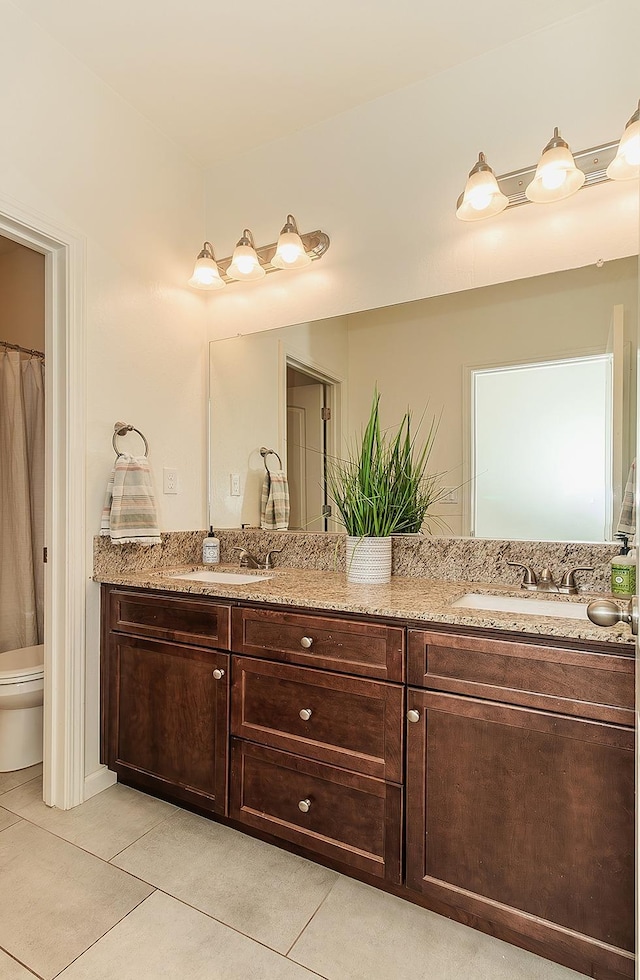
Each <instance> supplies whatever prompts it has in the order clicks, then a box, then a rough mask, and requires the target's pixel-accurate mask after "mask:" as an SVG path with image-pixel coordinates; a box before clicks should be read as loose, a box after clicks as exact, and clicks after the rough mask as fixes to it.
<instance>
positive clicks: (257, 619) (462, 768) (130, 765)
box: [102, 586, 635, 980]
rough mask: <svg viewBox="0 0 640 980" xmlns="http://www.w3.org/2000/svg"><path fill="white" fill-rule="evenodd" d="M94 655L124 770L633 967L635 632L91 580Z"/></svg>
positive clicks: (538, 939)
mask: <svg viewBox="0 0 640 980" xmlns="http://www.w3.org/2000/svg"><path fill="white" fill-rule="evenodd" d="M405 644H406V663H405ZM102 670H103V687H102V707H103V754H104V761H106V762H107V763H108V765H109V766H110V768H112V769H114V770H115V771H116V772H117V773H118V774H119V776H121V778H123V779H124V780H126V781H127V782H131V783H132V784H134V785H139V786H140V787H141V788H143V789H144V788H146V789H150V790H152V791H157V792H159V793H161V794H162V795H166V796H168V797H170V798H174V799H177V800H182V801H184V802H187V803H191V804H195V805H197V806H198V807H199V808H200V809H204V810H208V811H209V812H211V813H212V814H217V815H221V816H223V817H224V816H228V818H229V819H230V820H232V821H233V822H234V825H235V826H237V827H245V828H246V829H247V830H248V831H249V832H254V833H258V834H262V835H267V836H268V839H272V840H273V839H276V840H278V839H279V840H281V841H282V842H286V844H287V845H289V846H292V847H295V848H296V849H297V850H299V851H301V852H302V853H305V854H307V855H308V856H309V857H313V856H316V857H317V858H318V859H320V860H324V861H326V862H328V863H330V864H331V865H332V866H334V867H337V868H338V869H339V870H343V871H345V872H347V873H349V872H351V873H352V874H354V875H356V876H360V877H363V878H364V880H366V881H369V882H372V883H375V882H377V883H378V884H379V885H380V886H382V887H386V888H388V889H391V890H393V891H394V892H395V894H398V895H402V896H403V897H405V898H409V899H411V900H412V901H414V902H417V903H419V904H422V905H425V906H426V907H427V908H431V909H433V910H434V911H436V912H439V913H442V914H445V915H448V916H450V917H452V918H455V919H458V920H459V921H462V922H465V923H467V924H469V925H473V926H475V927H476V928H479V929H482V930H483V931H485V932H489V933H491V934H493V935H496V936H498V937H500V938H501V939H504V940H506V941H508V942H512V943H515V944H517V945H520V946H523V947H525V948H526V949H529V950H532V951H533V952H536V953H539V954H540V955H542V956H546V957H548V958H550V959H554V960H556V961H558V962H560V963H563V964H564V965H566V966H569V967H571V968H573V969H575V970H577V971H579V972H582V973H586V974H587V975H588V976H591V977H594V978H597V980H621V978H631V977H633V968H634V957H633V952H632V950H633V940H634V894H633V890H634V802H635V801H634V771H635V770H634V728H633V725H634V657H633V648H626V649H625V647H624V646H623V647H615V646H614V645H605V644H595V645H594V646H592V647H588V646H587V645H578V644H573V645H568V646H566V647H565V646H562V644H561V641H551V640H550V641H544V640H540V641H535V640H534V639H533V638H532V637H522V638H520V637H517V638H516V637H513V638H511V637H509V636H507V635H506V634H504V633H503V634H496V632H491V633H490V632H489V631H481V630H477V631H473V632H471V631H467V632H466V633H465V632H461V631H458V632H455V631H454V632H450V631H449V630H444V629H442V628H435V627H434V628H433V629H419V628H411V624H408V625H402V624H401V625H398V624H397V623H396V624H393V625H392V624H387V623H385V622H384V621H380V620H375V619H365V618H358V617H356V616H349V615H348V614H346V615H344V616H342V617H340V616H335V615H332V616H324V615H322V614H320V613H313V612H310V613H306V612H304V611H295V612H292V611H290V610H286V609H279V608H273V607H271V608H262V607H261V606H257V605H256V604H253V605H251V604H244V603H242V602H240V601H236V600H233V601H230V602H229V603H224V602H221V601H219V600H215V599H208V598H205V597H189V598H184V599H183V598H182V597H178V596H175V595H171V596H167V595H166V594H162V593H156V594H153V593H150V592H145V591H143V590H137V591H136V590H133V589H129V590H127V589H119V588H117V587H108V586H105V587H104V588H103V660H102ZM227 787H228V789H227Z"/></svg>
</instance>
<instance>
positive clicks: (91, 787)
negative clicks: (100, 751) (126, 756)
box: [84, 766, 118, 800]
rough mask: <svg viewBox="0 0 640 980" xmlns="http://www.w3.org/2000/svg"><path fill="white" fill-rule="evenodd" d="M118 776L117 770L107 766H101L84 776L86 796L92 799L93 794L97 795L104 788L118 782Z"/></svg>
mask: <svg viewBox="0 0 640 980" xmlns="http://www.w3.org/2000/svg"><path fill="white" fill-rule="evenodd" d="M117 780H118V777H117V776H116V774H115V772H111V770H110V769H107V767H106V766H100V768H99V769H96V771H95V772H92V773H91V774H90V775H89V776H85V777H84V798H85V800H90V799H91V797H92V796H97V795H98V793H102V791H103V790H105V789H109V787H110V786H113V784H114V783H115V782H117Z"/></svg>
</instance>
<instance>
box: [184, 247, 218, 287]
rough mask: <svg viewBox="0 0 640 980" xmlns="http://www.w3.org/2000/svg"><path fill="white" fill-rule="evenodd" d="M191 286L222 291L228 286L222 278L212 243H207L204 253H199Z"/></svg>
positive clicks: (203, 248)
mask: <svg viewBox="0 0 640 980" xmlns="http://www.w3.org/2000/svg"><path fill="white" fill-rule="evenodd" d="M189 285H190V286H195V288H196V289H222V288H223V287H224V286H226V285H227V284H226V282H225V281H224V279H222V278H221V276H220V270H219V269H218V263H217V262H216V257H215V255H214V254H213V245H212V244H211V242H205V243H204V245H203V246H202V251H201V252H198V257H197V259H196V264H195V265H194V267H193V275H192V276H191V279H190V280H189Z"/></svg>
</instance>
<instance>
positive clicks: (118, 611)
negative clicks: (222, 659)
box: [109, 590, 231, 650]
mask: <svg viewBox="0 0 640 980" xmlns="http://www.w3.org/2000/svg"><path fill="white" fill-rule="evenodd" d="M109 629H110V630H116V631H118V632H122V633H135V634H137V635H138V636H151V637H154V638H155V639H158V640H171V641H173V642H174V643H190V644H191V645H195V646H201V647H215V648H216V649H219V650H228V649H229V637H230V632H231V607H230V606H227V605H224V604H222V603H219V602H211V601H210V600H209V599H202V600H198V599H182V598H178V597H176V598H174V597H173V596H167V595H158V594H155V595H153V594H149V593H148V592H125V591H119V590H112V591H111V592H110V594H109Z"/></svg>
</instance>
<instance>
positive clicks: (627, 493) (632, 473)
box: [618, 459, 636, 537]
mask: <svg viewBox="0 0 640 980" xmlns="http://www.w3.org/2000/svg"><path fill="white" fill-rule="evenodd" d="M635 533H636V461H635V459H634V461H633V463H632V464H631V469H630V470H629V477H628V479H627V485H626V487H625V489H624V497H623V498H622V507H621V508H620V520H619V521H618V534H628V535H630V536H631V537H633V536H634V534H635Z"/></svg>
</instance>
